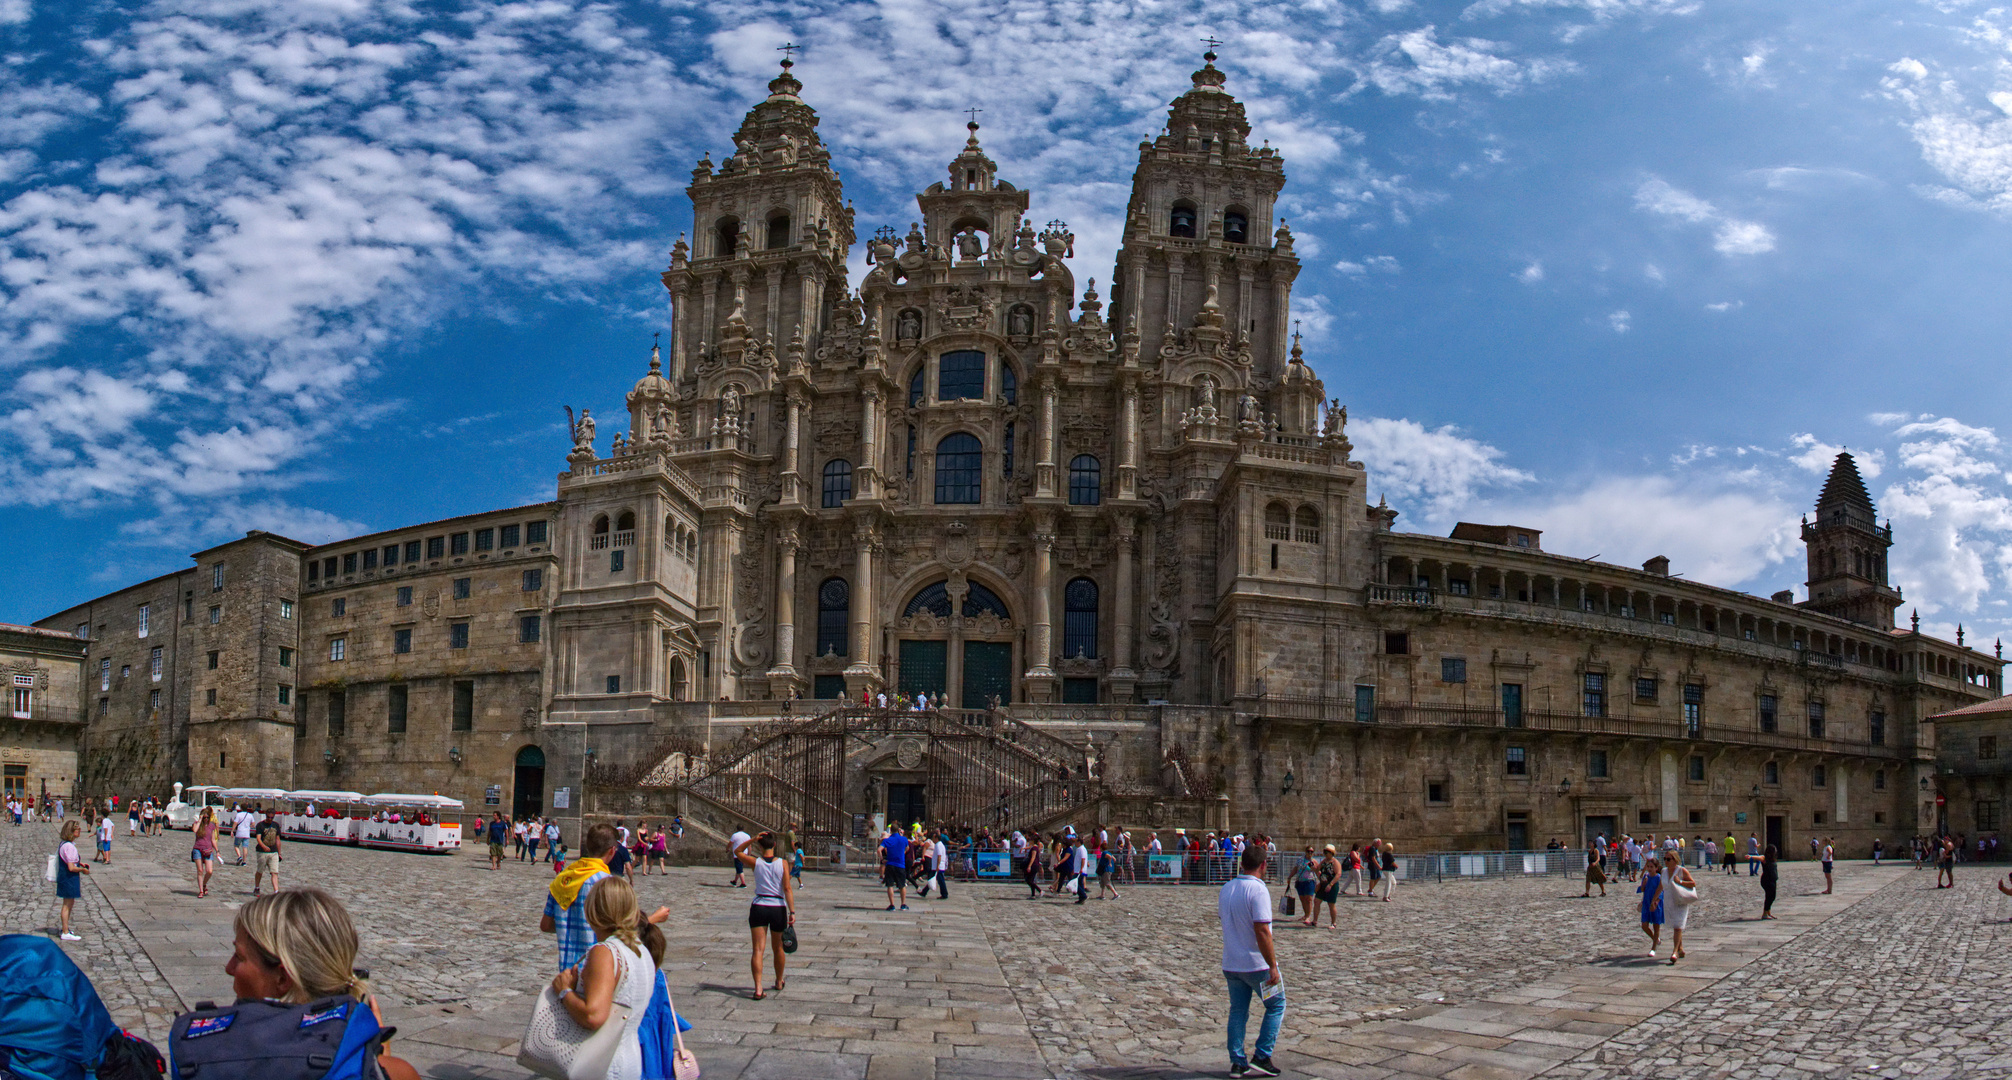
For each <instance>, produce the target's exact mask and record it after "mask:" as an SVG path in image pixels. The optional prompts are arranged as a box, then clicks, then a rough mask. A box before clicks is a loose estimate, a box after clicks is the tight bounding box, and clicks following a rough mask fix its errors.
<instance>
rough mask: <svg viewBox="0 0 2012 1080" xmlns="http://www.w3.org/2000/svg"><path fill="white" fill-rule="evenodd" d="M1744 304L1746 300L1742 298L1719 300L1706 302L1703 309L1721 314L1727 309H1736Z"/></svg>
mask: <svg viewBox="0 0 2012 1080" xmlns="http://www.w3.org/2000/svg"><path fill="white" fill-rule="evenodd" d="M1745 306H1747V302H1746V301H1744V300H1721V301H1719V302H1718V303H1716V304H1706V305H1705V310H1706V311H1716V312H1719V313H1721V314H1723V313H1725V312H1728V311H1738V310H1739V309H1741V308H1743V307H1745Z"/></svg>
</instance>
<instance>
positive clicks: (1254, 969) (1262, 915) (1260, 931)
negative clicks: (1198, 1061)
mask: <svg viewBox="0 0 2012 1080" xmlns="http://www.w3.org/2000/svg"><path fill="white" fill-rule="evenodd" d="M1264 858H1265V856H1264V849H1263V848H1261V847H1258V846H1255V845H1253V846H1251V847H1249V848H1246V849H1244V853H1243V855H1242V856H1241V857H1240V858H1239V859H1238V868H1239V869H1240V870H1241V871H1242V872H1241V873H1239V874H1238V875H1237V876H1236V877H1233V878H1231V879H1230V880H1229V882H1228V883H1227V884H1225V885H1224V886H1223V888H1222V892H1220V893H1218V894H1217V896H1216V914H1217V916H1218V917H1219V918H1221V920H1222V924H1223V978H1224V979H1225V980H1227V981H1228V982H1229V988H1230V1021H1229V1048H1230V1075H1231V1076H1277V1075H1278V1072H1279V1071H1278V1066H1276V1065H1273V1064H1272V1063H1271V1052H1272V1048H1273V1047H1274V1046H1276V1045H1278V1032H1279V1028H1280V1027H1282V1026H1284V1024H1285V980H1284V978H1283V976H1281V975H1280V973H1279V970H1278V953H1277V951H1276V950H1274V949H1273V948H1272V939H1271V891H1270V890H1269V889H1267V888H1266V887H1265V883H1264V881H1263V880H1262V879H1260V878H1258V877H1257V874H1258V873H1259V872H1261V871H1262V870H1263V869H1264ZM1253 994H1255V995H1256V996H1257V997H1258V998H1259V1000H1261V1001H1262V1002H1263V1003H1264V1019H1263V1020H1262V1021H1261V1022H1260V1023H1259V1024H1258V1037H1257V1048H1256V1049H1257V1053H1256V1054H1254V1055H1253V1056H1251V1057H1250V1058H1248V1059H1246V1058H1245V1057H1244V1029H1245V1027H1246V1026H1248V1024H1249V1023H1250V1012H1251V996H1252V995H1253Z"/></svg>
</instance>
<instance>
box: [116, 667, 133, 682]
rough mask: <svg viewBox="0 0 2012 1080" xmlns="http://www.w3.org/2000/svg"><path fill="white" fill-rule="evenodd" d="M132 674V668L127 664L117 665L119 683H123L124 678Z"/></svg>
mask: <svg viewBox="0 0 2012 1080" xmlns="http://www.w3.org/2000/svg"><path fill="white" fill-rule="evenodd" d="M132 673H133V669H132V666H131V665H128V664H120V665H119V681H121V682H124V681H125V679H126V676H128V675H131V674H132Z"/></svg>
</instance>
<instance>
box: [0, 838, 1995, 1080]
mask: <svg viewBox="0 0 2012 1080" xmlns="http://www.w3.org/2000/svg"><path fill="white" fill-rule="evenodd" d="M54 833H55V829H54V826H49V825H29V826H24V827H22V828H19V829H15V828H11V827H0V860H4V861H0V865H4V866H5V868H6V871H5V875H4V877H0V898H4V900H5V908H4V912H5V914H4V916H0V930H4V931H7V932H53V927H54V925H55V913H56V904H55V901H54V900H53V899H52V894H53V891H54V890H53V887H52V886H49V885H47V884H46V883H44V882H42V880H41V877H40V869H41V865H42V857H43V855H44V854H45V853H46V852H47V851H49V850H52V849H53V846H54ZM287 852H288V858H287V862H286V871H285V872H286V878H285V883H287V884H315V885H319V886H321V887H324V888H327V889H329V890H330V891H331V892H333V893H335V894H336V895H337V896H339V897H341V898H342V899H343V901H344V902H345V903H346V904H348V905H349V907H350V910H351V912H352V914H353V915H354V916H355V917H356V920H357V923H358V927H359V929H360V930H361V932H362V933H363V935H364V957H363V963H364V964H365V965H366V966H368V967H369V968H370V969H371V973H372V982H373V985H374V988H375V990H376V992H377V994H378V995H379V999H380V1002H381V1003H382V1005H383V1008H384V1011H385V1014H386V1017H387V1020H388V1021H389V1022H391V1023H393V1024H395V1025H396V1026H397V1027H398V1028H399V1035H398V1038H397V1039H396V1041H395V1043H394V1049H395V1050H396V1052H398V1053H400V1054H401V1055H403V1056H405V1057H407V1058H408V1059H410V1060H412V1061H414V1062H415V1063H416V1064H419V1065H420V1066H421V1067H422V1069H423V1070H424V1071H425V1072H426V1073H427V1075H429V1076H435V1077H446V1078H457V1077H489V1076H498V1077H502V1076H507V1077H521V1076H523V1075H525V1074H524V1072H523V1070H521V1069H520V1068H519V1067H518V1066H517V1065H516V1064H515V1062H514V1060H513V1055H514V1053H515V1050H516V1047H515V1042H516V1037H517V1034H518V1032H519V1031H520V1030H521V1028H522V1025H523V1023H524V1020H525V1018H526V1017H527V1016H528V1010H529V1002H530V1000H531V995H532V994H533V993H534V992H535V991H536V990H537V988H538V987H539V986H540V985H541V984H542V983H543V981H544V980H546V979H548V978H549V977H550V973H551V971H552V969H553V967H554V965H555V956H556V953H555V952H554V948H553V946H552V944H551V939H550V938H549V937H547V936H545V935H541V934H539V933H538V932H537V929H536V923H537V918H538V913H539V909H540V905H541V904H542V898H543V887H544V884H545V882H546V881H547V880H548V876H549V871H548V870H546V869H545V868H543V867H535V868H534V867H532V866H530V865H527V864H521V863H517V862H515V861H514V860H512V861H506V863H505V865H504V868H503V870H502V871H501V872H492V871H490V870H489V869H488V865H487V861H486V860H485V859H482V858H480V857H478V856H477V854H476V853H475V852H474V851H472V850H471V851H466V852H463V853H462V854H459V855H455V856H434V857H429V856H422V855H409V854H400V853H393V852H384V851H365V850H356V849H348V848H334V847H321V846H313V845H307V844H289V845H288V848H287ZM113 858H114V862H113V864H112V866H110V867H109V868H106V867H97V868H95V869H96V872H95V873H94V874H93V875H92V877H91V878H90V879H89V883H88V884H87V886H86V888H85V892H84V899H83V900H82V901H80V903H79V929H80V930H81V932H82V933H83V934H84V938H85V940H84V941H83V942H82V943H80V944H75V945H70V946H68V948H69V949H70V952H71V955H72V956H74V957H75V958H76V959H77V960H78V961H79V963H81V964H83V965H84V966H85V968H86V970H87V971H89V972H90V974H91V976H92V978H93V979H94V981H95V982H96V983H97V985H98V987H99V989H100V992H101V993H102V994H103V995H104V996H105V998H106V1001H107V1003H108V1004H109V1005H111V1007H112V1008H113V1011H114V1014H115V1015H116V1016H117V1018H118V1019H119V1020H120V1021H121V1022H122V1023H126V1024H128V1025H130V1026H132V1027H134V1028H135V1029H136V1030H139V1031H143V1032H144V1033H146V1034H147V1035H148V1036H149V1037H152V1038H154V1039H156V1040H159V1039H161V1038H162V1037H163V1036H164V1035H165V1032H166V1028H167V1025H168V1023H169V1021H170V1020H171V1019H172V1017H173V1015H174V1013H175V1012H176V1011H178V1010H180V1009H183V1008H185V1007H188V1006H190V1005H193V1003H194V1002H196V1001H198V1000H206V999H215V1000H224V999H227V998H228V997H229V996H230V983H229V979H228V978H227V977H226V976H225V975H224V973H223V965H224V961H225V959H226V958H227V956H228V954H229V951H230V920H231V916H232V913H233V911H234V909H235V906H236V905H238V904H241V903H242V902H243V901H244V899H246V898H247V896H248V895H249V893H248V890H249V885H250V870H249V869H248V868H242V869H241V868H237V867H232V866H229V865H227V864H226V865H224V866H223V867H222V868H221V869H220V870H219V872H218V875H217V879H216V881H215V883H214V886H213V889H212V892H211V896H210V897H209V898H208V899H205V900H197V899H196V898H195V896H194V887H193V875H192V873H191V870H190V866H189V863H188V838H187V834H185V833H174V834H170V835H169V836H167V837H164V838H158V839H148V838H141V839H138V840H133V839H128V838H126V837H125V836H123V835H121V837H120V838H119V840H118V841H117V843H116V844H115V850H114V852H113ZM1840 871H1841V872H1840V874H1839V880H1838V891H1837V893H1836V894H1835V895H1833V896H1822V895H1819V894H1820V892H1821V878H1820V877H1819V876H1818V875H1817V874H1816V872H1815V867H1814V866H1812V865H1810V864H1802V863H1798V864H1790V865H1787V866H1785V867H1784V874H1783V882H1782V890H1781V893H1782V899H1781V901H1780V902H1779V903H1778V905H1777V909H1776V910H1777V914H1778V915H1780V916H1781V918H1780V919H1779V920H1778V921H1774V922H1760V921H1758V920H1757V919H1755V918H1754V916H1755V915H1757V914H1758V907H1759V888H1758V886H1757V885H1756V884H1755V883H1754V882H1753V880H1752V879H1751V878H1748V877H1747V876H1745V874H1744V873H1742V874H1741V875H1739V876H1738V877H1735V878H1724V877H1717V876H1713V877H1711V878H1707V879H1706V888H1705V890H1704V898H1703V899H1702V900H1701V901H1700V903H1699V904H1698V906H1697V907H1696V908H1695V909H1694V914H1693V916H1692V920H1691V930H1690V932H1689V934H1688V936H1689V938H1690V939H1691V940H1690V941H1689V942H1688V946H1689V950H1690V955H1689V957H1688V958H1687V959H1686V960H1685V961H1684V963H1682V964H1680V965H1677V966H1676V967H1671V966H1669V965H1667V964H1665V963H1660V962H1658V963H1654V964H1651V963H1650V962H1649V961H1648V960H1647V959H1646V958H1645V957H1644V956H1643V955H1642V952H1643V941H1642V938H1641V936H1640V933H1639V931H1637V930H1636V929H1635V927H1634V914H1633V904H1634V896H1633V894H1632V892H1629V891H1627V890H1628V887H1627V886H1625V885H1621V886H1618V887H1614V886H1610V888H1609V895H1608V897H1607V898H1606V899H1604V900H1601V899H1598V898H1595V899H1591V900H1584V899H1580V898H1579V892H1580V885H1579V884H1578V883H1577V882H1568V881H1565V880H1563V879H1560V878H1531V879H1517V880H1495V881H1469V882H1449V883H1443V884H1442V883H1430V882H1408V883H1406V884H1404V885H1403V886H1401V887H1400V888H1399V889H1398V890H1397V894H1396V901H1395V902H1394V903H1387V904H1386V903H1382V902H1379V901H1357V900H1344V902H1343V904H1342V905H1341V912H1340V925H1339V928H1338V929H1336V930H1328V929H1326V927H1325V926H1322V927H1321V928H1319V929H1304V928H1301V927H1298V926H1296V925H1293V924H1292V923H1290V922H1288V921H1284V920H1281V921H1280V922H1279V923H1278V924H1277V926H1278V931H1279V942H1280V952H1281V960H1282V963H1283V966H1284V968H1285V971H1286V979H1287V987H1288V989H1287V998H1288V1001H1289V1006H1288V1021H1287V1026H1286V1034H1285V1037H1284V1038H1283V1039H1282V1040H1281V1044H1280V1052H1279V1054H1278V1060H1279V1062H1280V1063H1281V1064H1282V1065H1284V1066H1285V1067H1286V1068H1287V1069H1288V1074H1289V1075H1305V1076H1319V1077H1384V1076H1434V1077H1450V1078H1455V1080H1465V1078H1486V1077H1527V1076H1536V1075H1540V1074H1543V1075H1550V1076H1558V1077H1573V1078H1579V1077H1605V1076H1637V1075H1642V1076H1648V1075H1654V1076H1658V1077H1668V1076H1685V1077H1689V1076H1770V1077H1773V1076H1782V1077H1793V1076H1840V1077H1841V1076H1845V1075H1847V1074H1851V1075H1881V1076H1894V1077H1900V1076H1908V1077H1915V1076H1920V1077H1936V1076H1992V1075H2012V1053H2008V1052H2007V1051H2006V1050H2005V1049H2004V1048H2005V1047H2006V1046H2007V1045H2008V1041H2007V1036H2008V1035H2012V1010H2008V1009H2007V1008H2006V1006H2005V1002H2004V994H2005V991H2004V987H2005V986H2006V985H2007V979H2008V977H2009V976H2012V950H2008V948H2007V946H2008V945H2012V926H2008V925H2007V923H2006V919H2007V916H2008V914H2012V901H2008V900H2007V898H2005V897H2002V896H2000V895H1999V893H1998V892H1997V890H1996V889H1995V888H1993V886H1992V881H1991V873H1992V871H1991V870H1988V869H1980V868H1970V867H1965V868H1963V870H1962V873H1961V875H1960V878H1959V880H1960V884H1959V887H1958V888H1957V889H1955V890H1954V891H1948V890H1944V891H1937V890H1935V889H1933V888H1931V887H1930V886H1931V884H1932V875H1931V874H1930V873H1929V872H1926V871H1920V872H1917V871H1914V870H1911V869H1909V868H1907V867H1905V866H1900V867H1895V866H1892V865H1889V866H1887V867H1884V868H1879V869H1874V868H1873V867H1871V866H1869V865H1867V864H1861V863H1849V864H1840ZM726 877H727V875H726V872H725V871H724V869H719V870H708V869H679V870H675V871H673V872H672V873H671V874H669V875H667V876H653V877H646V878H639V879H638V882H637V884H638V887H639V891H640V892H641V894H642V898H643V901H644V903H645V905H646V906H655V905H657V904H665V905H668V906H670V908H671V910H672V911H673V913H674V918H673V920H672V922H671V923H670V924H669V925H668V926H667V927H666V929H667V931H669V934H668V936H669V938H670V942H671V953H670V956H669V958H668V959H667V962H666V974H667V976H668V978H669V982H670V985H671V991H672V995H673V997H674V998H675V999H676V1000H677V1003H678V1006H679V1008H680V1010H681V1011H683V1012H684V1013H685V1014H686V1015H687V1016H688V1017H689V1018H690V1019H691V1020H692V1021H693V1022H694V1024H695V1025H696V1030H695V1031H693V1032H692V1033H691V1035H690V1036H688V1038H690V1039H691V1040H692V1042H693V1046H694V1049H695V1050H696V1051H697V1052H698V1053H699V1055H700V1058H701V1061H702V1062H703V1064H704V1067H705V1074H706V1076H707V1077H708V1078H714V1080H717V1078H728V1080H732V1078H747V1080H772V1078H788V1077H860V1078H870V1080H901V1078H911V1077H913V1078H917V1080H928V1078H931V1077H935V1078H941V1080H954V1078H957V1077H1000V1078H1014V1077H1028V1078H1038V1077H1064V1076H1067V1077H1092V1078H1106V1080H1121V1078H1140V1080H1148V1078H1150V1080H1174V1078H1177V1077H1189V1076H1198V1075H1212V1076H1219V1075H1223V1074H1224V1067H1225V1063H1226V1059H1225V1054H1224V1051H1223V1048H1222V1018H1223V1015H1224V1012H1225V1008H1226V1007H1225V1000H1224V993H1223V989H1222V984H1221V978H1220V976H1219V975H1218V974H1217V973H1216V967H1217V950H1218V939H1217V932H1216V926H1215V896H1214V890H1212V889H1205V888H1192V887H1167V886H1154V887H1148V886H1135V887H1127V888H1125V889H1124V890H1123V894H1122V895H1121V896H1120V898H1118V899H1116V900H1112V901H1092V902H1090V903H1088V904H1085V905H1081V906H1077V905H1075V904H1073V903H1071V902H1068V901H1066V900H1062V899H1057V898H1052V897H1051V898H1044V899H1042V900H1039V901H1030V900H1027V899H1025V890H1024V889H1023V888H1021V887H1019V886H1018V885H1017V884H1013V885H1008V884H985V885H971V886H957V885H953V888H952V895H951V898H950V899H949V900H947V901H946V900H932V901H911V903H912V904H913V907H912V909H911V910H910V911H908V912H905V913H904V912H892V913H890V912H886V911H884V910H883V907H884V903H883V901H882V899H881V894H880V892H879V890H878V889H876V888H873V887H872V886H871V884H870V883H869V882H868V881H867V880H866V879H864V878H859V877H848V876H834V875H823V874H813V875H810V876H809V877H808V878H807V884H806V887H805V889H804V890H803V892H802V894H801V895H800V897H799V930H800V933H801V935H802V939H803V945H802V948H801V949H800V950H799V952H798V953H797V954H796V955H795V956H794V957H792V958H791V959H792V966H791V975H790V979H789V986H788V989H787V990H785V991H784V992H783V993H782V994H781V995H779V996H775V997H771V998H770V999H768V1000H765V1001H754V1000H751V998H750V996H749V975H748V970H747V930H746V921H745V915H746V908H745V905H746V902H747V897H748V894H747V893H746V892H743V891H740V890H734V889H730V888H728V887H726V884H725V883H726ZM1666 951H1667V950H1666Z"/></svg>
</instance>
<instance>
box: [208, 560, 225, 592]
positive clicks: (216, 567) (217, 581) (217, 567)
mask: <svg viewBox="0 0 2012 1080" xmlns="http://www.w3.org/2000/svg"><path fill="white" fill-rule="evenodd" d="M210 591H211V592H222V591H224V564H222V563H211V564H210Z"/></svg>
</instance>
